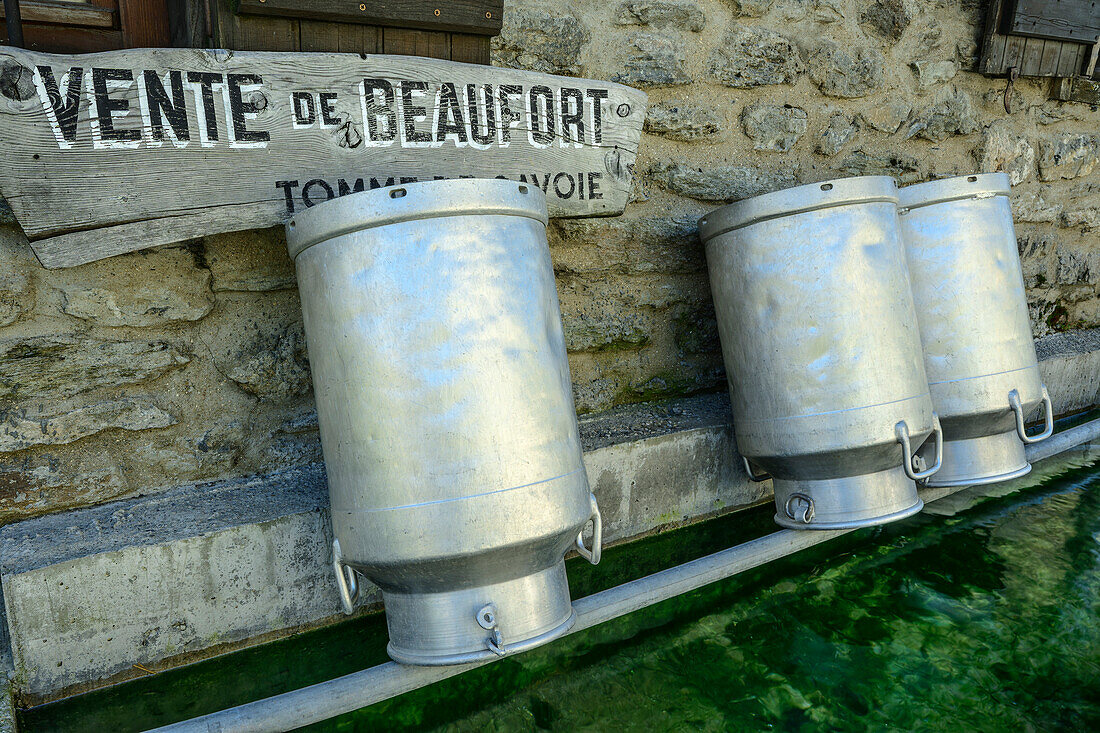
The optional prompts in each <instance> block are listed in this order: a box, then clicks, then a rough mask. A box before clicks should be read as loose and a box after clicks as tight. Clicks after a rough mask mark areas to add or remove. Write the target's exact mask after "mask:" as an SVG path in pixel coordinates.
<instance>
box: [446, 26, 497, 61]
mask: <svg viewBox="0 0 1100 733" xmlns="http://www.w3.org/2000/svg"><path fill="white" fill-rule="evenodd" d="M451 61H462V62H464V63H467V64H487V63H489V37H488V36H475V35H471V34H469V33H452V34H451Z"/></svg>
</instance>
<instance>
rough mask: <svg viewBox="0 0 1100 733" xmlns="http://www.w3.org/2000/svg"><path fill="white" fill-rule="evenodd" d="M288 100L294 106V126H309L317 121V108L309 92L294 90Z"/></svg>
mask: <svg viewBox="0 0 1100 733" xmlns="http://www.w3.org/2000/svg"><path fill="white" fill-rule="evenodd" d="M290 101H291V106H292V107H293V108H294V126H295V127H309V126H310V125H312V124H313V123H314V122H316V121H317V109H316V108H315V107H314V104H313V94H312V93H311V92H294V93H292V94H291V95H290Z"/></svg>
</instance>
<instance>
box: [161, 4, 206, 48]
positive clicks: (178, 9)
mask: <svg viewBox="0 0 1100 733" xmlns="http://www.w3.org/2000/svg"><path fill="white" fill-rule="evenodd" d="M168 27H169V28H170V29H171V30H172V44H171V45H172V46H174V47H175V48H207V47H208V45H209V44H208V39H209V36H210V32H209V28H210V23H209V22H208V21H207V18H206V2H205V1H204V0H169V2H168Z"/></svg>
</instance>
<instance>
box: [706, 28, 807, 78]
mask: <svg viewBox="0 0 1100 733" xmlns="http://www.w3.org/2000/svg"><path fill="white" fill-rule="evenodd" d="M709 68H710V73H711V74H712V75H713V76H714V77H715V78H716V79H717V80H718V81H720V82H721V83H722V84H725V85H726V86H729V87H735V88H744V87H759V86H765V85H768V84H790V83H792V82H794V81H795V80H796V79H797V78H798V77H799V76H801V75H802V73H803V71H805V66H804V65H803V63H802V59H801V57H800V56H799V54H798V48H797V47H796V46H795V44H794V42H793V41H791V40H790V39H789V38H787V37H786V36H783V35H781V34H779V33H777V32H775V31H773V30H770V29H767V28H757V27H752V26H743V25H733V26H731V27H730V29H729V30H728V31H727V32H726V35H725V37H724V38H723V39H722V42H721V43H720V44H719V45H718V47H717V48H716V49H715V50H714V52H713V53H711V56H710V60H709Z"/></svg>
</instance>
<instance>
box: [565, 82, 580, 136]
mask: <svg viewBox="0 0 1100 733" xmlns="http://www.w3.org/2000/svg"><path fill="white" fill-rule="evenodd" d="M570 129H572V132H570ZM561 134H562V138H563V140H562V144H563V145H564V144H565V142H574V143H583V142H584V92H582V91H581V90H580V89H573V88H571V87H562V88H561Z"/></svg>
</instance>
